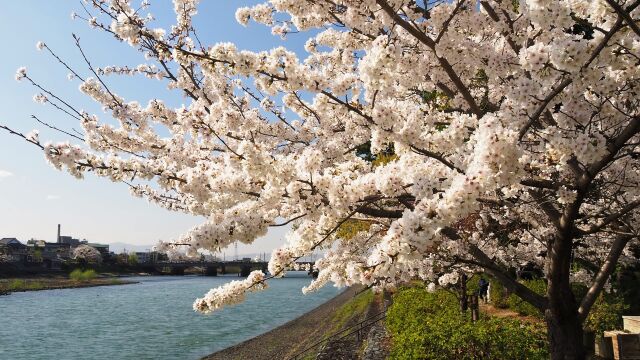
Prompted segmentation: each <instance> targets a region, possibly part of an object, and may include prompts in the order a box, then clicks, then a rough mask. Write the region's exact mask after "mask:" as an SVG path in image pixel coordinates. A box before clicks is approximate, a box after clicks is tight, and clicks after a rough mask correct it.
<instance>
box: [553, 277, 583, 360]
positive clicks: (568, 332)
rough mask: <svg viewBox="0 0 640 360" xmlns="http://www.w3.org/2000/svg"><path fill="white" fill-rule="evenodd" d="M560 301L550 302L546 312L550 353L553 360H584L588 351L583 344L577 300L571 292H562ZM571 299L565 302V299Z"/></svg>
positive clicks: (559, 296) (559, 297) (558, 296)
mask: <svg viewBox="0 0 640 360" xmlns="http://www.w3.org/2000/svg"><path fill="white" fill-rule="evenodd" d="M560 293H562V294H564V296H563V295H559V294H558V295H557V296H554V297H557V298H558V299H557V300H559V301H549V305H550V306H549V308H548V309H547V310H546V311H545V321H546V323H547V336H548V339H549V352H550V354H549V355H550V357H551V359H553V360H583V359H585V358H586V355H587V354H586V349H585V346H584V343H583V330H582V323H581V322H580V320H579V318H578V311H577V310H576V303H575V299H573V294H572V293H571V290H570V289H569V292H566V291H562V292H560ZM566 296H568V297H570V298H571V299H567V300H566V301H564V300H563V298H564V297H566Z"/></svg>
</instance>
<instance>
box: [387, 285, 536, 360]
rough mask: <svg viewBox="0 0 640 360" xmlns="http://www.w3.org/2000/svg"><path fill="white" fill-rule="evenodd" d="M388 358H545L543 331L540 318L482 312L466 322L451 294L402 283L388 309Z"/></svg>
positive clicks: (467, 318)
mask: <svg viewBox="0 0 640 360" xmlns="http://www.w3.org/2000/svg"><path fill="white" fill-rule="evenodd" d="M386 324H387V328H388V330H389V332H390V334H391V336H392V343H393V347H392V349H391V355H390V358H391V359H435V360H440V359H441V360H445V359H545V358H547V357H548V353H547V344H546V335H545V331H544V327H543V326H542V325H540V324H532V323H523V322H520V321H518V320H514V319H507V318H494V317H488V316H481V318H480V320H479V321H477V322H471V319H470V317H469V314H468V313H467V314H462V313H460V311H459V310H458V304H457V300H456V297H455V296H454V295H453V294H451V293H448V292H446V291H443V290H440V291H437V292H435V293H428V292H427V291H426V290H425V289H423V288H405V289H401V290H400V291H399V292H398V293H397V294H396V295H394V302H393V305H392V306H391V307H390V308H389V310H388V312H387V319H386Z"/></svg>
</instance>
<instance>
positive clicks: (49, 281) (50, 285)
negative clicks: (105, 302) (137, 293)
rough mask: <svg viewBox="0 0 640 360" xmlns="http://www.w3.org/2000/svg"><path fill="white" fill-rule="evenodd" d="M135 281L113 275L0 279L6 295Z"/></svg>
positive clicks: (2, 289) (123, 283)
mask: <svg viewBox="0 0 640 360" xmlns="http://www.w3.org/2000/svg"><path fill="white" fill-rule="evenodd" d="M135 283H137V281H129V280H121V279H118V278H112V277H107V278H96V279H90V280H83V281H78V280H72V279H69V278H66V277H35V278H9V279H0V294H3V295H6V294H9V293H12V292H23V291H40V290H53V289H70V288H85V287H95V286H111V285H127V284H135Z"/></svg>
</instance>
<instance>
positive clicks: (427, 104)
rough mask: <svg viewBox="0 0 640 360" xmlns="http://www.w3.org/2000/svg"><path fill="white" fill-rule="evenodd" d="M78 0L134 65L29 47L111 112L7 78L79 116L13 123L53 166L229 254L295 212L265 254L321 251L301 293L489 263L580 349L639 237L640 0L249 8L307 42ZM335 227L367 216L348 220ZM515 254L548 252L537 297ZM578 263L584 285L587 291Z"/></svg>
mask: <svg viewBox="0 0 640 360" xmlns="http://www.w3.org/2000/svg"><path fill="white" fill-rule="evenodd" d="M88 3H89V4H90V5H88V6H87V8H86V9H84V12H83V14H84V15H75V14H74V16H75V17H76V18H79V19H82V20H84V21H87V22H88V23H89V25H90V26H91V27H93V28H96V29H98V30H101V31H105V32H107V33H109V34H111V35H112V36H113V37H114V38H115V39H116V40H117V41H121V42H126V43H128V44H129V45H131V47H132V48H134V49H136V50H137V51H139V52H140V53H141V54H142V58H143V59H144V60H143V63H142V64H140V65H139V66H137V67H129V66H119V65H106V66H103V67H97V66H94V65H93V64H92V63H91V61H90V60H89V59H88V57H87V56H86V55H85V53H84V51H83V48H82V46H81V44H80V40H79V39H78V38H75V41H76V45H77V47H78V49H79V50H80V54H81V56H82V58H83V59H84V60H85V61H86V64H87V67H88V72H89V75H88V76H85V75H84V74H82V73H81V72H80V71H76V70H74V69H72V68H70V67H69V66H68V65H67V63H66V62H65V61H64V60H63V59H61V58H60V57H59V56H58V55H57V54H56V53H55V52H54V51H53V50H52V49H50V48H49V47H48V46H47V45H46V44H44V43H39V44H38V45H37V47H38V48H39V49H41V50H42V51H44V52H47V53H49V54H50V55H52V56H53V57H54V58H55V59H56V60H57V61H59V62H60V64H61V66H63V67H66V68H67V69H68V70H69V71H70V74H69V78H70V79H71V80H74V81H78V82H79V84H80V91H81V92H83V93H84V94H86V95H87V96H89V97H90V98H92V99H93V100H95V101H96V102H97V103H99V104H100V105H102V107H103V109H104V114H100V115H99V114H89V113H87V112H84V111H82V110H79V109H77V108H76V107H75V106H73V105H72V104H71V103H70V102H68V101H66V100H64V99H62V98H60V97H59V96H57V95H56V94H55V92H53V91H52V90H49V89H47V88H45V87H44V86H43V85H41V84H40V83H38V82H37V80H36V79H33V78H32V77H31V76H29V73H28V72H27V71H26V69H24V68H21V69H19V70H18V72H17V74H16V78H17V79H18V80H22V81H26V82H29V83H31V84H32V85H34V86H35V87H36V88H37V89H38V94H36V96H35V97H34V100H35V101H37V102H40V103H44V104H47V105H51V106H52V108H53V109H57V110H60V111H63V112H65V113H67V114H68V115H69V116H70V117H72V118H74V119H76V120H77V121H78V122H79V123H80V125H81V126H82V129H83V134H82V135H80V134H76V133H72V132H70V131H67V130H65V129H61V128H59V127H56V126H54V125H52V124H48V123H46V122H42V123H43V124H44V125H46V126H48V127H50V128H53V129H55V130H58V131H61V132H63V133H65V134H67V135H68V136H69V137H70V138H71V139H70V140H71V141H72V142H75V144H74V143H72V142H61V143H50V142H44V143H43V142H41V141H40V139H39V136H38V133H37V132H32V133H31V134H28V135H23V134H21V133H20V132H18V131H16V130H14V129H9V128H7V127H3V128H4V129H5V130H8V131H10V132H12V133H13V134H14V135H18V136H21V137H23V138H24V139H25V140H26V141H28V142H31V143H32V144H34V145H36V146H38V147H40V148H41V149H42V150H43V151H44V154H45V156H46V158H47V160H48V161H49V162H50V163H51V164H52V165H53V166H54V167H56V168H57V169H59V170H65V171H67V172H69V173H70V174H71V175H73V176H75V177H78V178H82V177H83V175H84V174H85V173H87V172H93V173H95V174H97V175H99V176H103V177H107V178H110V179H111V180H113V181H117V182H125V183H127V184H128V185H129V186H130V189H131V192H132V193H133V194H134V195H136V196H140V197H144V198H146V199H148V200H150V201H151V202H154V203H157V204H158V205H160V206H163V207H165V208H167V209H170V210H174V211H181V212H186V213H190V214H195V215H201V216H203V217H205V218H206V220H205V221H204V222H203V223H202V224H201V225H199V226H197V227H195V228H193V229H191V230H190V231H188V232H187V233H186V234H185V235H184V236H183V237H182V238H180V239H176V241H175V243H174V244H171V243H164V244H162V245H161V246H160V248H162V249H164V250H166V249H168V248H173V247H176V246H178V245H176V244H188V245H190V247H189V253H190V254H196V251H197V249H207V250H211V251H219V250H220V249H222V248H224V247H226V246H228V245H229V244H231V243H233V242H235V241H241V242H243V243H252V242H253V241H254V240H255V239H256V238H259V237H260V236H262V235H264V234H265V233H266V232H267V231H268V229H269V227H272V226H283V225H285V224H292V225H293V230H292V231H291V232H290V233H289V234H288V236H287V239H286V243H285V244H284V245H283V246H282V247H281V248H280V249H278V250H276V251H274V252H273V254H272V256H271V260H270V263H269V272H270V273H271V276H279V275H282V273H283V272H284V270H285V268H287V267H288V266H289V264H291V263H292V262H294V261H295V260H296V259H297V258H299V257H301V256H304V255H306V254H309V253H311V252H312V251H314V250H316V249H323V251H324V256H323V257H322V258H321V259H319V260H318V261H317V262H316V267H317V269H318V270H319V276H318V278H317V280H314V281H313V282H312V283H311V284H310V285H309V286H308V287H306V288H305V289H304V290H305V291H310V290H314V289H317V288H319V287H321V286H323V285H325V284H326V283H328V282H333V283H334V284H336V285H338V286H344V285H352V284H364V285H367V286H374V287H376V288H393V287H395V286H397V285H398V284H401V283H404V282H407V281H409V280H411V279H415V278H419V279H423V280H425V281H427V282H431V283H439V284H441V285H446V284H449V283H454V282H456V281H457V280H458V275H457V274H459V272H460V271H469V270H482V271H485V272H487V273H489V274H491V275H493V276H494V277H495V278H496V279H498V280H499V281H500V282H501V283H502V284H503V285H504V286H505V287H506V288H508V289H509V290H510V291H512V292H513V293H515V294H517V295H518V296H520V297H521V298H522V299H524V300H525V301H527V302H529V303H530V304H532V305H533V306H535V307H537V308H538V309H540V311H542V312H543V313H544V314H545V319H546V322H547V325H548V330H549V331H548V333H549V341H550V351H551V354H552V357H553V358H554V359H581V358H584V357H585V350H584V347H583V345H582V333H583V330H582V326H583V323H584V321H585V318H586V317H587V316H588V314H589V311H590V309H591V307H592V305H593V303H594V301H595V299H596V297H597V296H598V295H599V294H600V293H601V291H602V289H603V287H604V286H605V285H606V283H607V281H608V279H609V277H610V276H611V274H612V272H613V270H614V268H615V266H616V265H617V264H619V263H625V262H630V261H635V260H634V259H633V257H632V256H631V252H630V248H631V246H636V245H637V244H638V220H639V216H640V215H639V213H638V206H639V205H640V197H639V194H640V193H639V190H638V189H640V187H639V184H638V181H639V176H640V173H639V167H638V165H639V164H638V156H639V155H640V153H639V152H638V145H639V144H640V136H638V132H639V131H640V112H639V108H638V102H639V101H640V94H639V91H640V90H639V89H640V83H639V82H638V80H639V79H640V73H639V71H640V66H639V64H640V29H639V27H638V21H639V20H640V19H639V17H640V10H638V6H639V5H640V0H567V1H551V0H521V1H507V0H502V1H501V0H486V1H484V0H483V1H475V0H474V1H470V0H453V1H434V0H424V1H414V0H358V1H354V0H342V1H331V0H325V1H322V0H320V1H312V0H271V1H269V2H267V3H264V4H260V5H257V6H254V7H252V8H241V9H238V11H237V13H236V18H237V20H238V22H240V23H241V24H243V25H249V23H250V22H251V21H254V22H257V23H261V24H264V25H266V26H268V27H270V28H271V30H272V33H273V34H274V35H278V36H282V37H287V36H305V34H306V36H307V37H308V41H307V42H306V46H305V50H306V53H305V54H304V58H301V57H300V56H301V55H300V54H297V53H295V52H293V51H291V50H288V49H286V48H282V47H279V48H275V49H272V50H266V51H262V52H251V51H245V50H241V49H238V48H237V47H236V46H235V45H234V44H231V43H219V44H215V45H212V46H206V45H204V44H202V43H201V42H200V40H199V37H198V35H197V31H196V29H195V28H194V26H193V24H192V17H193V16H194V15H195V14H196V12H197V11H196V10H197V1H195V0H174V8H175V13H176V24H175V25H174V26H172V27H171V28H170V29H166V30H164V29H160V28H156V27H154V19H153V16H152V15H150V14H149V11H150V10H148V5H149V4H148V3H147V2H146V1H145V2H143V3H142V4H141V5H140V6H139V7H137V5H134V4H132V2H131V1H127V0H111V1H106V0H93V1H89V2H88ZM251 26H255V25H254V24H251ZM114 75H120V76H144V77H147V78H150V79H156V80H158V81H159V82H161V83H163V84H165V85H166V88H167V90H168V91H177V92H180V93H182V94H184V95H185V96H186V98H187V101H185V103H184V105H183V106H182V107H180V108H171V107H169V106H167V105H166V104H165V102H163V101H162V100H161V99H154V100H151V101H149V102H148V103H147V104H140V103H139V102H136V101H134V100H126V99H124V98H123V97H121V96H119V95H118V94H117V92H116V91H115V90H113V89H111V88H110V87H109V86H108V77H110V76H114ZM100 117H103V119H101V118H100ZM104 118H107V119H108V118H113V119H115V120H117V122H118V125H117V126H113V125H111V124H109V123H108V122H106V121H105V120H104ZM35 119H36V120H38V121H40V119H39V118H37V117H36V118H35ZM385 156H386V160H385V161H377V160H378V159H380V158H382V157H385ZM345 226H350V227H351V228H352V229H355V233H353V234H352V235H351V236H348V237H345V236H340V229H343V228H344V227H345ZM352 232H353V231H352ZM634 244H635V245H634ZM523 264H534V265H537V266H539V267H541V268H542V269H544V274H545V277H546V280H547V283H548V289H547V293H546V294H545V295H539V294H536V293H535V292H533V291H531V290H530V289H528V288H527V287H526V286H524V285H522V284H521V283H519V282H518V281H517V280H516V279H515V278H514V277H513V276H512V275H511V273H510V272H509V269H510V268H514V267H519V266H522V265H523ZM576 270H578V271H576ZM266 280H267V277H266V276H265V275H264V274H262V273H260V272H254V273H252V274H251V275H250V276H249V277H248V278H247V279H246V280H243V281H237V282H232V283H230V284H228V285H225V286H223V287H221V288H218V289H214V290H212V291H210V292H209V293H208V294H206V295H205V296H204V297H203V298H202V299H198V300H197V301H196V303H195V304H194V308H196V309H197V310H199V311H203V312H209V311H213V310H215V309H217V308H219V307H221V306H223V305H225V304H230V303H234V302H237V301H240V300H242V298H243V297H244V293H245V292H246V291H252V290H258V289H261V288H264V287H265V286H266V283H265V281H266ZM573 281H582V282H584V283H586V284H587V286H588V288H589V290H588V292H587V294H586V296H584V298H581V299H579V298H576V297H575V295H574V294H573V292H572V290H571V282H573Z"/></svg>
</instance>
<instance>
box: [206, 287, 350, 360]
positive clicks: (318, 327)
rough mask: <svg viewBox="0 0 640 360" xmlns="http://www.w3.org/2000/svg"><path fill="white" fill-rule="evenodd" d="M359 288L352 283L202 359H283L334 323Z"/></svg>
mask: <svg viewBox="0 0 640 360" xmlns="http://www.w3.org/2000/svg"><path fill="white" fill-rule="evenodd" d="M360 290H361V289H359V288H356V287H351V288H349V289H347V290H345V291H343V292H342V293H340V294H339V295H337V296H336V297H334V298H333V299H331V300H329V301H327V302H326V303H324V304H322V305H320V306H318V307H316V308H315V309H313V310H311V311H309V312H308V313H306V314H304V315H302V316H300V317H298V318H296V319H294V320H291V321H289V322H287V323H285V324H284V325H281V326H279V327H277V328H275V329H273V330H271V331H269V332H266V333H264V334H262V335H259V336H256V337H254V338H252V339H249V340H247V341H244V342H242V343H240V344H238V345H235V346H232V347H229V348H227V349H224V350H221V351H218V352H216V353H213V354H211V355H209V356H207V357H204V358H203V359H204V360H236V359H238V360H240V359H242V360H245V359H252V360H261V359H265V360H266V359H269V360H270V359H286V358H289V357H291V356H292V355H295V354H297V353H299V352H301V351H302V350H304V349H306V348H307V347H308V346H310V345H313V344H314V343H316V342H317V341H319V340H321V339H322V338H323V337H324V336H325V335H326V334H327V333H330V332H331V331H332V330H333V329H332V328H333V327H334V326H335V324H334V323H333V322H332V321H331V320H332V319H333V318H334V315H335V314H336V313H337V312H338V311H339V309H340V308H341V307H342V306H343V305H344V304H346V303H347V302H349V301H350V300H352V299H353V298H354V296H356V294H358V292H359V291H360ZM283 306H286V304H283Z"/></svg>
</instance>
